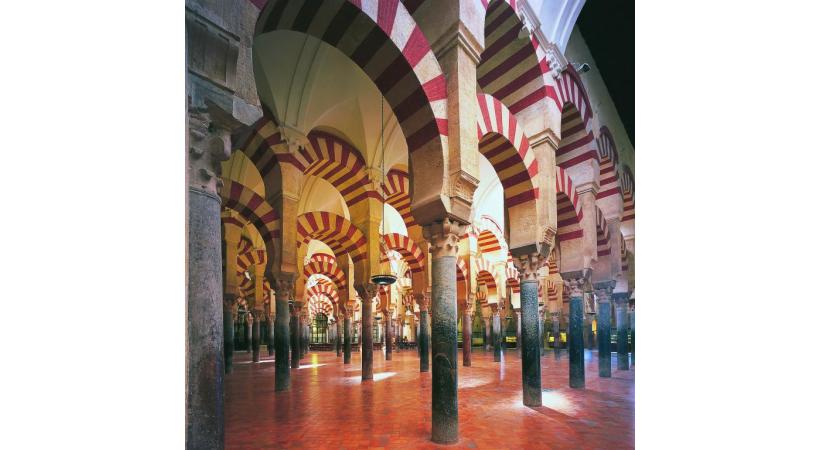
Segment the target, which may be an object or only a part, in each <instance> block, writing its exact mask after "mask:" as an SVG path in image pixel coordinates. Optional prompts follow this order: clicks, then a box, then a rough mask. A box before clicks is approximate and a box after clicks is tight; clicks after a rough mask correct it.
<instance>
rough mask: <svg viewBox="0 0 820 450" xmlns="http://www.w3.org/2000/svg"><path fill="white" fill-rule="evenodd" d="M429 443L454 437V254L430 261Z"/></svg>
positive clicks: (456, 365)
mask: <svg viewBox="0 0 820 450" xmlns="http://www.w3.org/2000/svg"><path fill="white" fill-rule="evenodd" d="M431 269H432V285H433V286H432V291H433V293H432V301H431V304H430V310H431V313H432V322H433V323H432V325H433V326H432V328H433V330H432V331H433V332H432V333H431V334H432V336H431V340H432V348H433V376H432V386H433V387H432V391H433V401H432V408H433V415H432V416H433V417H432V419H433V423H432V426H433V442H436V443H439V444H450V443H453V442H456V441H457V440H458V362H457V359H456V358H457V357H458V315H457V308H456V257H455V256H440V255H439V256H438V257H435V256H434V257H433V261H432V267H431Z"/></svg>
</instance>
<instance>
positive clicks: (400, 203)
mask: <svg viewBox="0 0 820 450" xmlns="http://www.w3.org/2000/svg"><path fill="white" fill-rule="evenodd" d="M382 188H383V189H384V195H385V196H386V198H385V201H386V202H387V204H388V205H390V206H392V207H393V208H396V211H398V212H399V214H400V215H401V218H402V219H403V220H404V224H405V225H406V226H407V227H408V228H410V227H411V226H413V225H416V220H415V219H413V214H412V213H411V212H410V202H411V199H410V175H409V173H408V172H407V166H405V165H404V164H397V165H395V166H393V167H391V168H390V170H389V171H388V172H387V175H386V176H385V180H384V184H383V185H382Z"/></svg>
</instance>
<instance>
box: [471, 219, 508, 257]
mask: <svg viewBox="0 0 820 450" xmlns="http://www.w3.org/2000/svg"><path fill="white" fill-rule="evenodd" d="M476 231H479V233H478V236H477V237H476V238H477V240H478V250H479V251H480V252H481V253H485V254H486V253H493V252H499V251H501V252H505V253H508V252H509V248H508V247H507V241H506V240H505V239H504V232H503V231H502V230H501V227H500V226H499V225H498V222H496V221H495V220H493V218H492V217H490V216H487V215H483V216H481V220H480V221H479V223H478V229H477V230H476Z"/></svg>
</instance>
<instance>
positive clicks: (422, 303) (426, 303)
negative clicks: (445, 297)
mask: <svg viewBox="0 0 820 450" xmlns="http://www.w3.org/2000/svg"><path fill="white" fill-rule="evenodd" d="M414 297H415V298H416V303H418V305H419V311H428V310H429V308H430V300H431V298H432V296H431V295H430V293H428V292H425V293H424V294H414Z"/></svg>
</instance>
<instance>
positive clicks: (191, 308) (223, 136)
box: [185, 108, 234, 449]
mask: <svg viewBox="0 0 820 450" xmlns="http://www.w3.org/2000/svg"><path fill="white" fill-rule="evenodd" d="M218 112H222V113H224V111H208V110H205V109H199V108H190V109H189V114H188V115H187V126H188V131H189V134H188V136H187V137H188V139H187V145H188V146H189V151H188V154H187V161H186V166H187V172H186V181H187V183H188V191H187V197H188V198H187V203H188V204H187V206H188V214H187V221H186V231H187V246H188V248H187V252H188V260H187V271H188V273H187V275H188V276H187V279H188V289H187V299H186V300H187V308H186V310H187V324H186V325H187V326H186V348H187V352H186V361H185V363H186V376H187V378H186V392H185V394H186V395H185V446H186V448H190V449H221V448H223V447H224V437H225V428H224V422H225V420H224V419H225V418H224V408H223V394H222V389H223V381H224V377H225V354H224V348H225V347H224V346H225V342H224V329H223V326H224V323H223V322H224V321H223V317H222V311H223V305H222V303H223V301H224V300H225V299H224V297H223V293H224V292H223V270H222V224H221V219H220V212H221V208H222V201H221V199H220V197H219V195H218V193H217V189H218V187H219V186H221V181H219V180H218V179H217V176H216V175H217V174H218V173H219V171H220V161H224V160H227V159H228V158H229V157H230V149H231V138H230V133H231V131H232V130H233V128H234V124H233V123H230V122H231V121H232V118H231V117H230V114H229V113H224V114H223V115H221V116H220V115H219V114H214V113H218ZM225 115H227V118H226V117H224V116H225Z"/></svg>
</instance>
